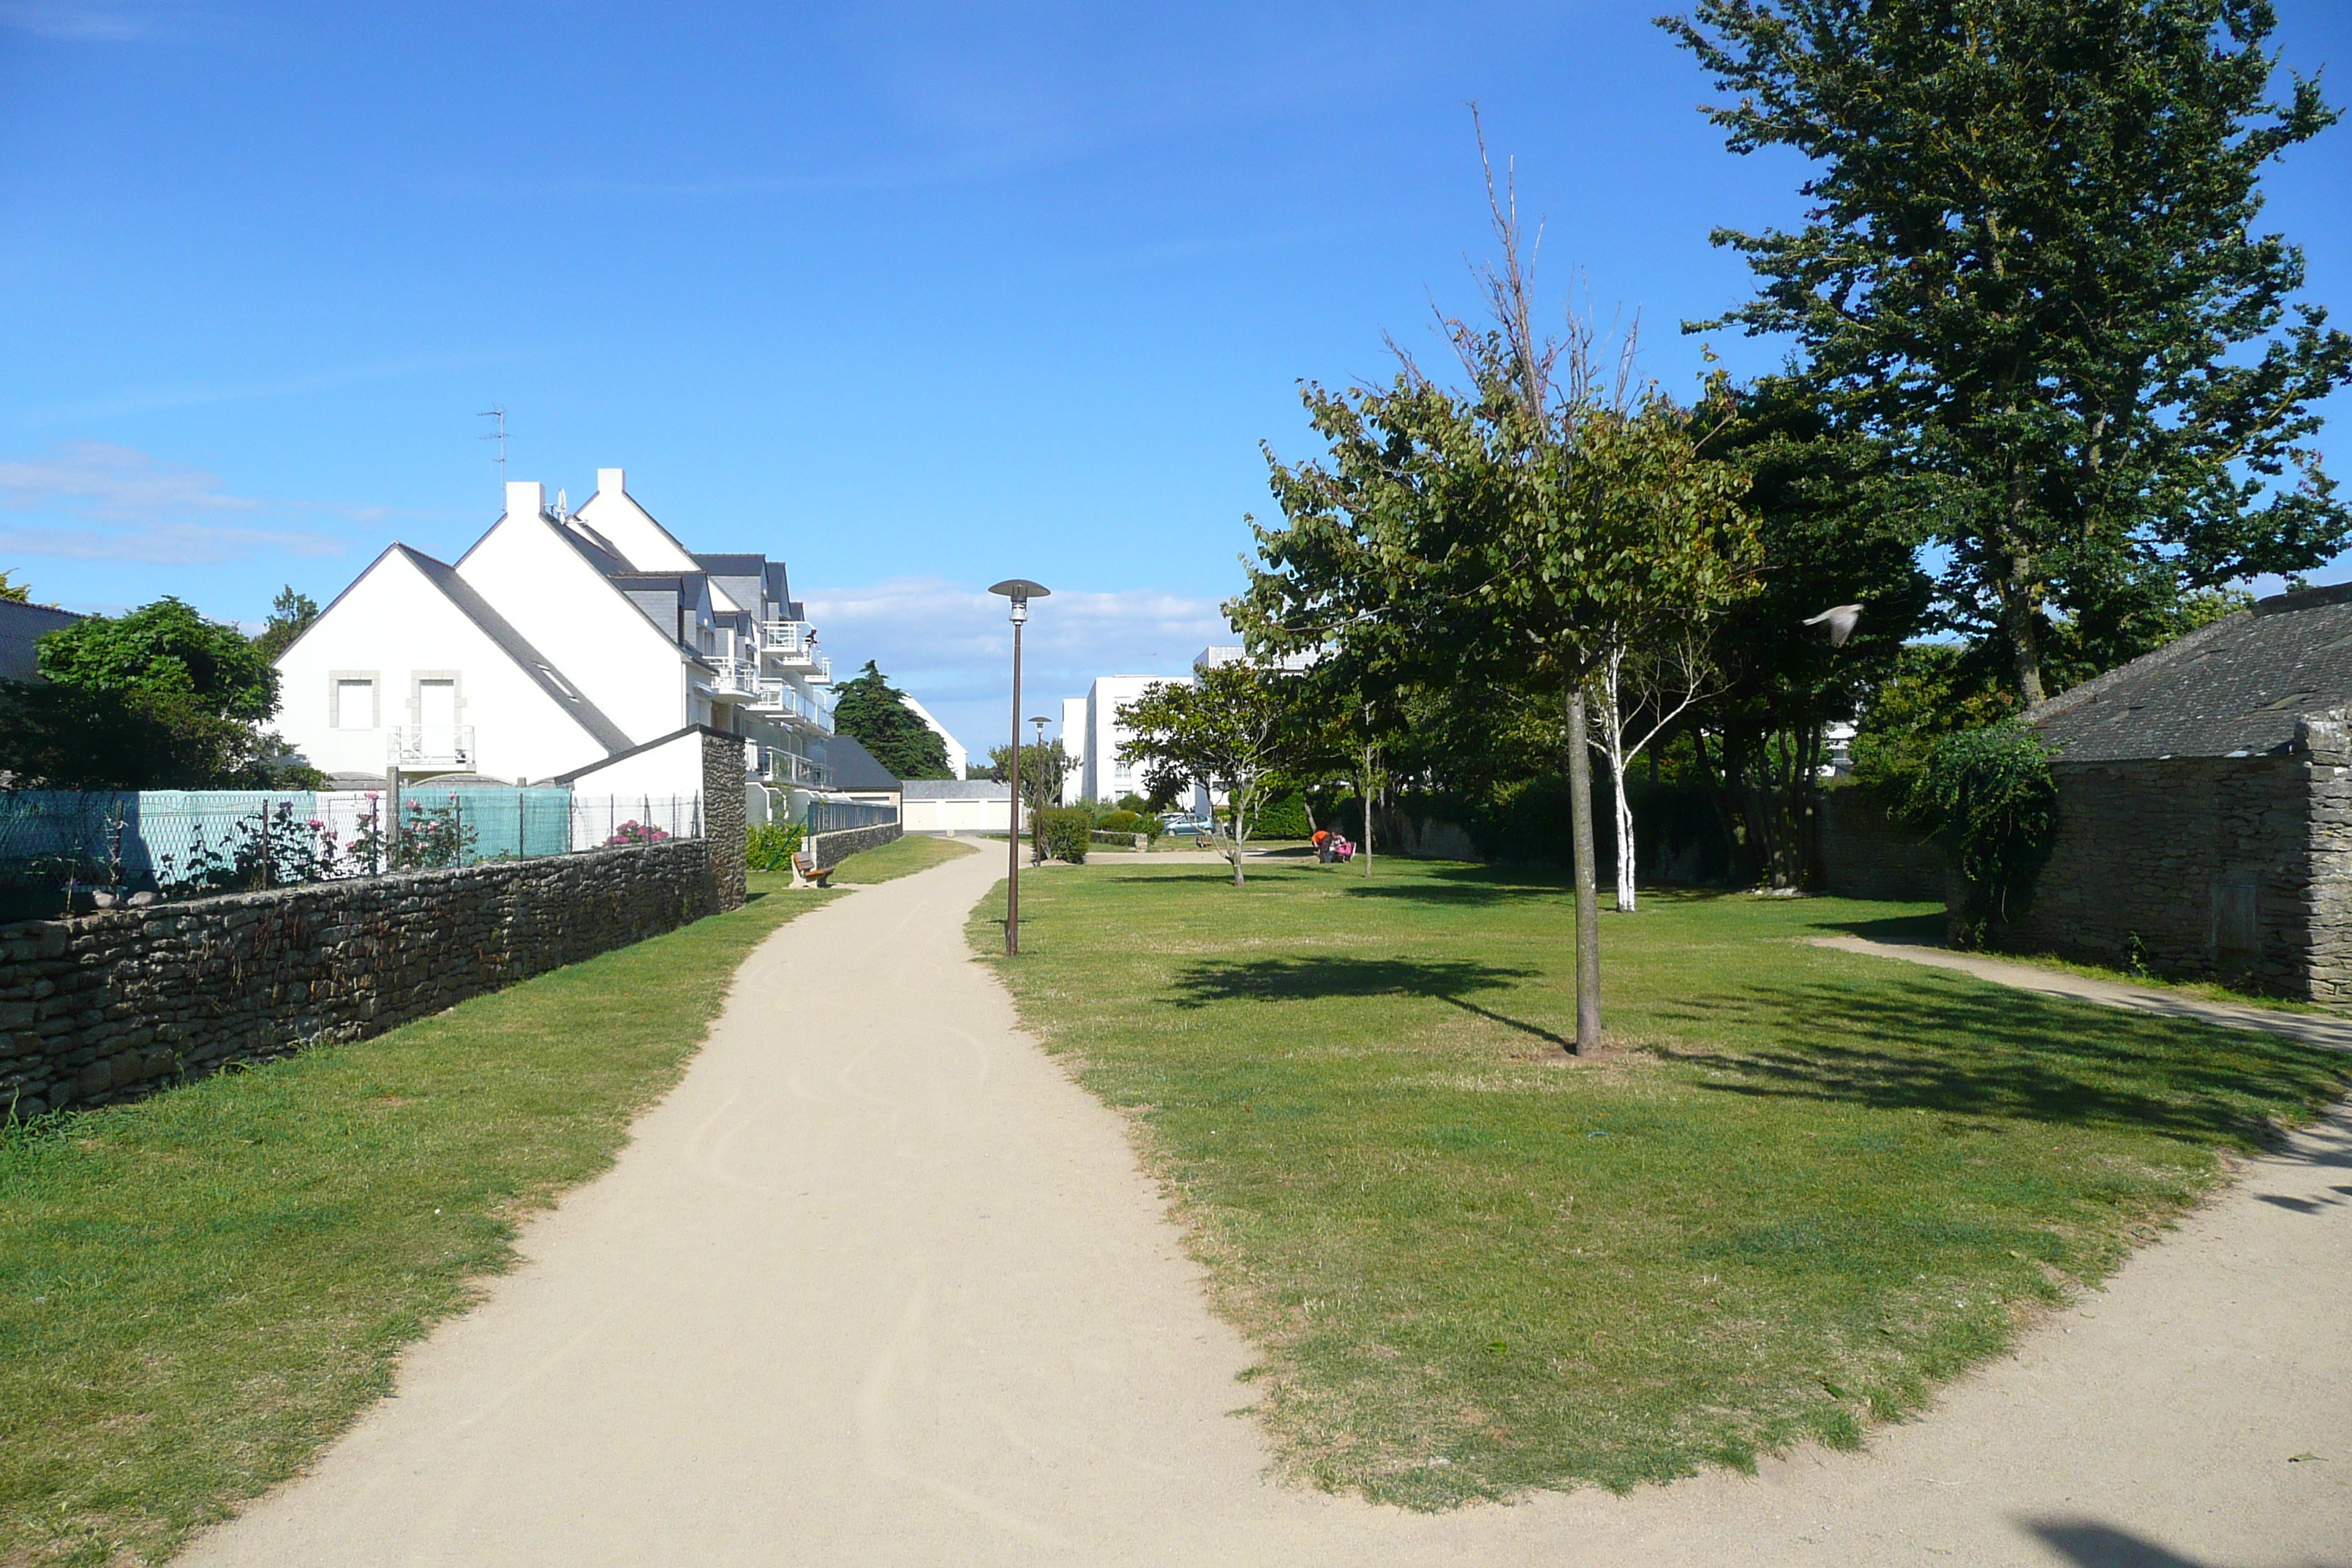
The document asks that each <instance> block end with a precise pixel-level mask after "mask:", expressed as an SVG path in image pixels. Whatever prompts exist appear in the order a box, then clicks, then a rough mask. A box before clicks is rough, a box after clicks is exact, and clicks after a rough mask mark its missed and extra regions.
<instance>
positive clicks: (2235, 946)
mask: <svg viewBox="0 0 2352 1568" xmlns="http://www.w3.org/2000/svg"><path fill="white" fill-rule="evenodd" d="M2051 772H2052V774H2053V777H2054V779H2055V780H2056V782H2057V785H2058V809H2059V826H2058V835H2057V838H2056V840H2055V841H2054V843H2053V846H2052V848H2051V856H2050V860H2049V863H2048V864H2047V865H2046V866H2045V867H2044V868H2042V874H2041V877H2040V878H2039V879H2038V880H2037V881H2036V883H2035V885H2034V889H2033V892H2032V898H2031V900H2030V901H2029V902H2028V903H2027V905H2026V907H2025V909H2024V910H2022V911H2017V910H2012V911H2011V921H2010V923H2009V924H2008V926H2007V927H2006V928H2005V929H2003V930H2001V931H2000V932H1999V937H1998V940H1999V942H2000V945H2002V946H2004V947H2010V948H2013V949H2016V950H2018V951H2021V952H2057V953H2063V954H2067V955H2070V956H2074V957H2077V958H2081V959H2085V960H2089V961H2091V962H2094V963H2105V964H2114V965H2117V966H2120V967H2129V966H2130V965H2131V964H2132V963H2135V962H2138V963H2145V964H2146V965H2147V967H2148V968H2149V969H2151V970H2153V971H2155V972H2157V973H2161V974H2168V975H2174V976H2179V977H2181V978H2186V979H2199V980H2221V981H2224V982H2228V983H2231V984H2251V985H2252V986H2254V987H2256V988H2258V989H2261V990H2263V991H2267V992H2272V993H2274V994H2283V995H2290V996H2317V997H2323V998H2329V999H2333V998H2336V997H2340V996H2344V995H2346V994H2347V988H2352V965H2347V958H2352V954H2347V952H2346V941H2345V929H2346V926H2345V922H2346V917H2347V913H2352V911H2347V910H2346V908H2345V900H2346V889H2345V878H2346V875H2347V871H2352V865H2347V858H2352V845H2348V844H2347V832H2348V831H2352V829H2347V821H2352V799H2347V795H2352V788H2347V770H2346V769H2345V767H2343V766H2342V765H2340V764H2330V763H2327V762H2326V761H2325V760H2324V759H2315V757H2313V756H2312V755H2310V754H2309V753H2308V752H2306V753H2305V754H2301V755H2288V756H2260V757H2174V758H2167V759H2162V760H2152V761H2144V762H2142V761H2130V762H2105V763H2067V762H2063V761H2060V762H2057V763H2053V765H2052V769H2051ZM2315 829H2317V830H2318V831H2317V835H2316V837H2315ZM2315 872H2318V873H2320V874H2321V877H2320V880H2319V881H2318V882H2316V883H2315Z"/></svg>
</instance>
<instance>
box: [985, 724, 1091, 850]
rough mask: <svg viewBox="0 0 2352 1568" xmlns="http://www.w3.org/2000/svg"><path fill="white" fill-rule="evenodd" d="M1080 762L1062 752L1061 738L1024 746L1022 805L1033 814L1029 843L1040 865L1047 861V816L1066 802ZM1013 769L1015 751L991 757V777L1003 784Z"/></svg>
mask: <svg viewBox="0 0 2352 1568" xmlns="http://www.w3.org/2000/svg"><path fill="white" fill-rule="evenodd" d="M1075 760H1076V759H1074V758H1073V757H1071V755H1070V753H1069V752H1066V751H1064V750H1062V742H1061V741H1060V740H1059V739H1058V738H1057V739H1055V740H1051V741H1045V742H1037V741H1024V742H1022V746H1021V804H1022V805H1024V807H1026V808H1027V810H1028V813H1029V843H1030V848H1031V851H1032V853H1033V854H1034V856H1035V858H1036V863H1037V864H1039V865H1043V864H1045V812H1046V810H1047V809H1048V808H1049V807H1052V806H1055V805H1060V804H1061V802H1062V782H1063V781H1064V780H1065V779H1066V778H1068V777H1069V776H1070V768H1071V766H1072V764H1073V763H1074V762H1075ZM1012 766H1013V748H1012V746H1011V745H1010V744H1007V745H1003V746H998V747H995V748H994V749H992V751H990V752H989V753H988V776H989V777H990V778H992V779H994V780H995V781H996V782H997V783H998V784H1003V782H1004V781H1005V779H1006V778H1007V777H1008V776H1009V773H1010V770H1011V769H1012Z"/></svg>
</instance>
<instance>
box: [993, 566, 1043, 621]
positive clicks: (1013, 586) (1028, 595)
mask: <svg viewBox="0 0 2352 1568" xmlns="http://www.w3.org/2000/svg"><path fill="white" fill-rule="evenodd" d="M989 592H990V593H992V594H1002V595H1004V596H1005V597H1006V598H1008V599H1010V600H1012V601H1013V620H1014V621H1015V622H1020V621H1025V620H1027V619H1028V618H1029V601H1030V600H1032V599H1043V598H1045V597H1047V596H1048V595H1051V594H1052V593H1053V590H1052V589H1051V588H1048V587H1046V586H1045V584H1043V583H1032V582H1031V581H1029V579H1028V578H1026V577H1007V578H1006V579H1005V580H1004V581H1003V582H1002V583H999V584H996V585H995V586H994V587H992V588H991V589H990V590H989Z"/></svg>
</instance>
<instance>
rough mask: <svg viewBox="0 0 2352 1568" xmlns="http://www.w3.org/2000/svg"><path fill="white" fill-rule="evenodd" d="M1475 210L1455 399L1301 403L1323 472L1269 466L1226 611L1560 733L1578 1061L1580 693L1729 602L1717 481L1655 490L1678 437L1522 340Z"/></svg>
mask: <svg viewBox="0 0 2352 1568" xmlns="http://www.w3.org/2000/svg"><path fill="white" fill-rule="evenodd" d="M1489 192H1490V196H1491V195H1492V184H1491V179H1490V184H1489ZM1492 207H1493V216H1494V223H1495V230H1496V238H1497V240H1498V241H1499V243H1500V246H1501V249H1502V262H1501V264H1500V266H1499V267H1492V268H1486V270H1484V271H1483V272H1482V273H1481V275H1480V278H1481V284H1482V287H1483V289H1484V291H1485V293H1486V303H1487V306H1488V309H1489V313H1490V316H1491V323H1490V324H1489V325H1487V326H1485V327H1473V326H1471V325H1469V324H1468V323H1466V322H1464V321H1458V320H1453V319H1448V320H1446V321H1444V330H1445V331H1446V334H1447V337H1448V339H1449V341H1450V342H1451V343H1452V346H1453V348H1454V353H1455V355H1456V357H1457V358H1458V359H1459V360H1460V362H1461V366H1462V369H1463V372H1464V375H1465V381H1466V383H1467V385H1466V387H1465V389H1464V390H1463V391H1462V392H1460V393H1459V394H1457V393H1455V392H1453V391H1450V390H1448V389H1446V388H1444V387H1441V386H1439V385H1437V384H1435V383H1434V382H1433V381H1431V380H1430V379H1429V378H1428V377H1427V376H1425V375H1423V374H1421V372H1420V370H1419V369H1418V367H1417V366H1415V365H1414V364H1413V363H1412V360H1411V359H1410V358H1409V357H1407V358H1405V360H1404V363H1403V366H1402V370H1401V372H1400V373H1399V374H1398V376H1397V378H1396V380H1395V382H1394V383H1393V384H1391V386H1389V387H1388V388H1386V389H1383V390H1372V389H1369V388H1364V387H1358V388H1355V389H1353V390H1351V391H1350V392H1349V393H1347V394H1345V395H1331V394H1329V393H1327V392H1326V391H1324V390H1323V389H1322V388H1321V387H1319V386H1314V385H1311V384H1310V385H1309V386H1308V387H1307V390H1306V393H1305V397H1306V402H1307V412H1308V415H1309V416H1310V420H1311V422H1312V423H1313V425H1314V426H1315V429H1316V432H1317V434H1318V435H1319V436H1321V437H1323V439H1324V440H1325V441H1326V442H1327V443H1328V447H1329V453H1328V459H1327V461H1326V462H1324V463H1307V464H1302V465H1300V466H1299V467H1297V468H1286V467H1284V466H1283V465H1282V464H1280V463H1278V462H1275V463H1273V464H1272V466H1273V468H1274V489H1275V494H1276V499H1277V500H1279V502H1280V503H1281V506H1282V510H1283V513H1284V515H1285V518H1286V526H1284V527H1282V528H1280V529H1265V528H1259V529H1257V530H1256V533H1257V541H1258V552H1259V555H1260V558H1261V559H1262V560H1263V561H1264V563H1265V566H1264V568H1263V569H1255V568H1254V569H1253V570H1252V572H1251V581H1250V587H1249V591H1248V594H1247V595H1245V597H1244V602H1243V604H1242V605H1241V606H1240V607H1239V609H1238V611H1237V614H1239V615H1240V616H1243V617H1244V619H1245V621H1246V622H1247V624H1250V625H1253V626H1258V627H1264V628H1276V630H1275V631H1274V632H1272V633H1269V634H1262V635H1267V636H1270V637H1276V638H1279V640H1280V641H1282V642H1283V643H1285V644H1286V645H1287V646H1292V647H1315V646H1321V645H1330V646H1333V647H1338V648H1339V649H1340V650H1342V652H1343V654H1344V655H1345V657H1347V658H1349V660H1350V661H1351V662H1353V663H1355V664H1356V665H1358V666H1359V667H1360V668H1363V669H1364V670H1365V671H1367V672H1368V673H1373V674H1379V675H1383V676H1386V677H1388V678H1390V679H1423V680H1426V681H1428V682H1430V683H1432V684H1440V685H1450V684H1454V683H1455V682H1457V681H1459V680H1462V679H1469V680H1473V681H1479V680H1483V681H1487V682H1491V683H1495V684H1509V685H1514V686H1517V687H1520V688H1522V689H1526V690H1528V692H1530V693H1532V694H1538V696H1540V697H1541V698H1543V699H1546V700H1549V701H1550V702H1551V703H1553V704H1554V705H1555V707H1556V709H1557V710H1559V711H1561V712H1562V713H1563V714H1564V716H1565V719H1566V729H1567V735H1566V746H1567V751H1568V768H1569V779H1570V803H1569V804H1570V820H1571V823H1572V829H1573V830H1572V844H1573V858H1574V861H1575V867H1576V885H1577V893H1576V910H1577V931H1576V937H1577V1047H1578V1048H1579V1049H1580V1050H1581V1049H1590V1048H1593V1047H1598V1045H1599V1044H1600V1038H1601V1012H1600V1008H1601V947H1600V933H1599V929H1598V919H1599V913H1598V910H1599V903H1598V900H1597V898H1596V896H1595V892H1594V888H1593V879H1594V869H1593V863H1594V855H1593V848H1592V823H1591V809H1592V793H1591V760H1590V758H1589V757H1588V756H1587V754H1586V752H1587V744H1586V742H1587V723H1586V703H1585V695H1586V688H1587V684H1588V682H1589V681H1590V680H1591V678H1592V676H1593V675H1594V673H1595V671H1596V670H1597V669H1598V668H1600V667H1601V663H1602V662H1603V661H1604V659H1605V658H1607V656H1608V651H1609V649H1610V648H1611V647H1624V646H1633V645H1635V644H1638V643H1639V642H1641V641H1642V640H1643V638H1644V637H1646V636H1647V635H1649V633H1650V632H1652V631H1654V630H1655V629H1656V628H1657V627H1658V626H1660V625H1662V624H1663V623H1664V622H1665V621H1666V620H1667V619H1668V618H1670V617H1672V616H1675V615H1677V614H1682V615H1687V614H1689V613H1692V612H1694V611H1696V610H1698V609H1699V608H1701V607H1703V606H1705V605H1707V604H1710V603H1713V602H1716V601H1717V600H1720V599H1721V598H1724V597H1726V596H1728V595H1730V594H1731V593H1732V592H1734V591H1735V588H1736V585H1737V584H1738V579H1739V576H1740V571H1741V567H1740V559H1741V551H1740V550H1739V548H1738V545H1737V543H1736V539H1737V536H1738V529H1739V526H1740V524H1739V520H1738V511H1737V509H1736V508H1735V507H1733V506H1731V505H1730V504H1729V501H1730V499H1731V496H1732V494H1733V492H1734V490H1735V489H1736V476H1732V475H1729V474H1727V473H1723V472H1720V471H1709V470H1712V469H1713V467H1714V466H1712V465H1706V466H1702V465H1699V464H1696V463H1695V462H1694V463H1690V464H1688V465H1687V466H1686V467H1685V468H1682V469H1681V470H1680V479H1679V480H1678V483H1680V484H1682V485H1683V487H1684V490H1685V493H1684V495H1683V498H1682V499H1683V500H1684V501H1685V502H1686V503H1687V504H1685V505H1682V506H1671V505H1667V504H1664V497H1663V496H1661V495H1659V494H1656V493H1654V491H1653V490H1652V489H1650V487H1651V486H1652V485H1653V484H1654V483H1655V482H1656V481H1657V480H1658V479H1660V478H1661V477H1662V473H1664V472H1673V471H1675V470H1676V464H1675V463H1674V462H1671V461H1662V460H1661V459H1662V458H1663V457H1664V451H1665V448H1666V447H1667V445H1668V440H1669V437H1670V435H1673V436H1675V438H1679V439H1686V438H1687V424H1686V419H1687V416H1686V415H1685V412H1684V411H1683V410H1681V409H1679V408H1677V407H1676V406H1675V405H1674V404H1673V402H1672V401H1671V400H1670V399H1668V398H1666V397H1664V395H1663V394H1660V393H1659V392H1657V391H1656V389H1655V388H1648V389H1644V390H1641V391H1638V392H1637V391H1633V390H1632V389H1630V387H1629V381H1630V370H1631V364H1630V354H1631V345H1630V344H1627V345H1625V350H1624V353H1623V354H1622V355H1621V357H1620V358H1619V360H1618V362H1617V364H1616V365H1615V367H1614V389H1613V391H1612V390H1611V388H1610V387H1609V386H1608V385H1607V383H1608V382H1609V381H1610V380H1611V368H1612V367H1609V366H1606V365H1604V364H1603V363H1601V359H1600V356H1599V355H1598V354H1597V353H1596V352H1595V342H1594V339H1593V336H1592V334H1591V331H1590V330H1589V329H1588V328H1586V327H1585V326H1584V324H1583V323H1581V322H1571V323H1570V332H1569V335H1568V336H1567V337H1565V338H1564V339H1563V338H1559V337H1554V336H1552V335H1550V334H1549V333H1547V332H1545V331H1542V330H1541V329H1539V328H1538V326H1537V324H1536V321H1535V310H1534V306H1533V303H1532V285H1531V283H1530V281H1529V279H1528V277H1527V274H1526V272H1525V270H1524V269H1523V268H1522V267H1521V265H1520V261H1519V231H1518V222H1517V212H1516V208H1515V207H1514V206H1513V205H1509V204H1507V203H1506V202H1505V201H1504V200H1502V199H1501V198H1494V199H1493V201H1492ZM1675 433H1679V435H1675ZM1269 460H1270V461H1271V459H1269Z"/></svg>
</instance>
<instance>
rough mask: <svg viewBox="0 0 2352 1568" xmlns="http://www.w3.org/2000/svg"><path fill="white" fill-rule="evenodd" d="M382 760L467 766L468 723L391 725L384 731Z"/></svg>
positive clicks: (470, 759) (470, 752)
mask: <svg viewBox="0 0 2352 1568" xmlns="http://www.w3.org/2000/svg"><path fill="white" fill-rule="evenodd" d="M383 755H384V761H385V762H386V763H388V764H390V765H391V766H393V767H396V768H470V767H472V766H473V765H474V727H473V726H472V725H471V724H393V725H387V726H386V727H385V729H384V731H383Z"/></svg>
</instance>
